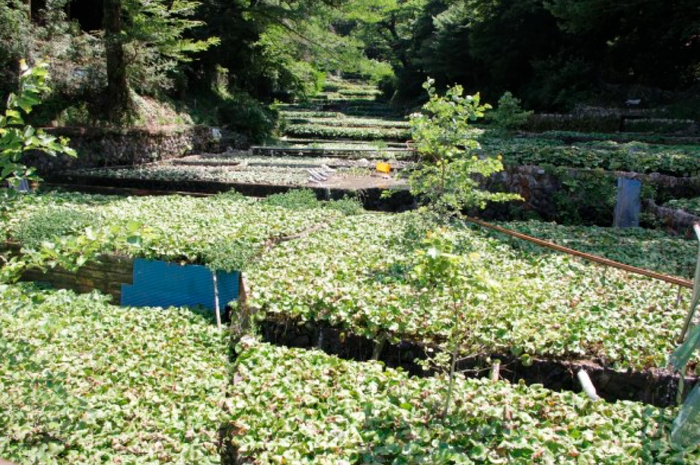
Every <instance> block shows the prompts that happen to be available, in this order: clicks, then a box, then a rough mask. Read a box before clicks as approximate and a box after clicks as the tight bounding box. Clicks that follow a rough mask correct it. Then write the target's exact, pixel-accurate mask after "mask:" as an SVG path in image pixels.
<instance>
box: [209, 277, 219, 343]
mask: <svg viewBox="0 0 700 465" xmlns="http://www.w3.org/2000/svg"><path fill="white" fill-rule="evenodd" d="M211 276H212V280H213V281H214V311H215V312H216V326H217V328H219V329H221V308H220V307H219V283H218V282H217V279H216V271H212V272H211Z"/></svg>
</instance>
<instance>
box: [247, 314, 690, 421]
mask: <svg viewBox="0 0 700 465" xmlns="http://www.w3.org/2000/svg"><path fill="white" fill-rule="evenodd" d="M260 330H261V335H262V338H263V341H264V342H268V343H272V344H278V345H284V346H288V347H298V348H305V349H319V350H323V351H324V352H326V353H328V354H332V355H337V356H339V357H341V358H344V359H349V360H356V361H367V360H370V359H372V356H373V354H374V353H375V342H374V341H372V340H370V339H367V338H365V337H360V336H355V335H352V334H350V333H349V332H348V331H347V330H343V329H340V328H335V327H331V326H329V325H328V324H326V323H324V322H306V323H301V322H298V321H293V320H288V319H283V318H274V317H268V318H266V319H265V320H263V321H262V322H261V323H260ZM490 357H491V358H492V359H499V360H501V372H500V373H501V378H502V379H505V380H508V381H510V382H511V383H517V382H518V381H519V380H521V379H522V380H524V381H525V382H526V383H528V384H534V383H539V384H542V385H544V386H545V387H546V388H548V389H552V390H554V391H564V390H567V391H576V392H580V391H581V386H580V384H579V382H578V378H577V376H576V373H577V372H578V370H579V369H581V368H583V369H585V370H586V372H587V373H588V374H589V376H590V377H591V380H592V381H593V384H594V385H595V387H596V390H597V392H598V395H599V396H601V397H602V398H604V399H606V400H608V401H617V400H632V401H639V402H644V403H648V404H652V405H656V406H659V407H667V406H671V405H675V396H676V391H677V385H678V377H677V376H676V375H673V374H671V373H669V372H666V371H663V370H654V371H652V370H649V371H645V372H618V371H614V370H612V369H609V368H604V367H602V366H600V365H598V364H597V363H595V362H594V361H569V360H546V359H533V361H532V365H529V366H525V365H523V363H522V362H521V361H520V360H519V359H518V358H517V357H514V356H513V355H510V354H490ZM416 359H425V346H423V345H421V344H418V343H414V342H410V341H402V342H399V343H397V344H389V343H387V344H386V345H384V347H383V349H382V350H381V352H380V356H379V358H378V360H380V361H382V362H384V363H386V365H387V366H389V367H392V368H397V367H401V368H402V369H404V370H405V371H407V372H408V373H410V374H412V375H415V376H429V375H431V374H433V373H431V372H426V371H425V370H423V368H421V367H420V366H419V365H418V364H417V363H416V362H415V360H416ZM459 370H469V371H467V372H466V375H467V376H473V377H483V376H487V375H488V372H489V370H490V366H488V365H486V364H485V360H483V359H471V360H467V361H464V362H462V363H461V364H460V366H459ZM697 382H698V379H697V378H694V377H687V378H686V383H687V384H689V385H690V386H692V385H694V384H696V383H697ZM689 391H690V387H688V388H687V389H686V390H685V392H686V394H687V393H688V392H689Z"/></svg>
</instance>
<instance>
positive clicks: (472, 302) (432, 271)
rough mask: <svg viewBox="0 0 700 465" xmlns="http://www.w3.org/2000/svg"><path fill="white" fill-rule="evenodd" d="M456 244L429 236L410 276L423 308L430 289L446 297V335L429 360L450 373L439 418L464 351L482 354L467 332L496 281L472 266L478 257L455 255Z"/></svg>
mask: <svg viewBox="0 0 700 465" xmlns="http://www.w3.org/2000/svg"><path fill="white" fill-rule="evenodd" d="M458 240H459V238H458V237H457V236H456V235H455V234H454V233H453V232H451V231H449V230H448V229H438V230H436V231H431V232H428V234H427V236H426V238H425V239H424V240H423V244H422V245H423V247H422V248H420V249H418V250H417V251H416V264H415V265H414V267H413V271H412V273H411V278H412V279H414V280H416V284H417V287H418V288H419V289H421V296H420V299H421V300H424V301H425V303H424V305H430V302H431V301H432V300H433V299H434V297H435V293H434V292H433V289H443V290H444V291H445V292H446V293H447V295H448V296H449V298H448V302H447V308H448V312H449V320H448V322H447V326H448V327H449V331H448V335H447V337H446V339H445V340H444V341H442V342H441V343H440V344H439V347H440V349H441V351H440V352H438V354H437V355H436V356H435V357H433V358H432V360H430V361H431V362H433V364H435V365H436V366H438V367H440V368H442V369H443V370H445V371H448V372H449V388H448V390H447V394H446V397H445V401H444V403H443V405H442V412H441V414H440V415H441V417H443V418H445V417H446V416H447V414H448V413H449V410H450V402H451V400H452V395H453V390H454V383H455V377H456V375H457V373H456V371H455V368H456V364H457V361H458V359H459V358H462V357H463V356H464V354H463V347H465V346H467V347H470V350H471V351H472V353H471V354H469V356H470V357H474V356H475V355H477V354H479V353H482V352H483V351H484V350H485V348H480V347H478V342H476V341H474V340H473V337H472V336H473V333H472V332H471V331H470V328H471V326H472V325H474V324H476V322H477V321H478V319H479V318H480V317H481V312H482V310H483V308H482V306H481V303H482V301H484V300H486V299H487V295H488V292H489V291H491V292H492V291H493V290H494V288H495V287H496V286H495V281H493V280H492V279H489V277H488V276H487V275H485V274H483V273H481V271H482V270H483V268H481V267H479V266H475V262H476V261H478V260H479V254H478V253H469V254H467V253H464V252H463V251H462V253H455V252H458ZM446 355H448V356H449V359H447V358H446V357H445V356H446ZM426 368H428V367H427V366H426Z"/></svg>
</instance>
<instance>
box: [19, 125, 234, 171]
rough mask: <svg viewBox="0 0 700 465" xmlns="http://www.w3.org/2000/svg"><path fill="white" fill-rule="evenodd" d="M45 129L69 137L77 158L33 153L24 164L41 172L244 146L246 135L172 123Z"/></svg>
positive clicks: (144, 160) (146, 161) (147, 160)
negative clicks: (143, 125)
mask: <svg viewBox="0 0 700 465" xmlns="http://www.w3.org/2000/svg"><path fill="white" fill-rule="evenodd" d="M46 132H48V133H50V134H53V135H55V136H60V137H68V138H69V139H70V146H71V147H73V148H74V149H75V150H76V151H77V152H78V157H77V158H71V157H67V156H64V155H60V156H57V157H51V156H48V155H45V154H39V153H32V154H28V155H26V156H25V163H26V164H27V165H28V166H34V167H36V168H37V169H38V171H39V173H40V174H47V173H55V172H56V171H60V170H65V169H76V168H97V167H105V166H121V165H135V164H142V163H148V162H153V161H159V160H169V159H172V158H180V157H183V156H185V155H190V154H193V153H205V152H223V151H225V150H227V148H228V147H231V148H234V149H235V148H243V147H245V145H246V141H245V138H244V137H242V136H240V135H237V134H234V133H230V132H227V131H221V130H218V129H216V128H210V127H207V126H171V127H160V128H157V129H147V128H135V129H113V128H49V129H47V130H46Z"/></svg>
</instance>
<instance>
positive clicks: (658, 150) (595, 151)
mask: <svg viewBox="0 0 700 465" xmlns="http://www.w3.org/2000/svg"><path fill="white" fill-rule="evenodd" d="M557 135H561V136H562V137H563V136H565V134H557ZM603 139H604V138H603ZM479 143H480V144H481V149H480V150H479V151H478V152H477V153H479V154H484V155H489V154H494V153H498V154H502V155H503V163H504V164H505V165H507V166H519V165H538V166H549V165H552V166H557V167H572V168H590V169H602V170H606V171H634V172H637V173H645V174H648V173H654V172H656V173H661V174H667V175H670V176H678V177H685V176H697V175H699V174H700V165H699V164H698V159H699V158H700V147H697V146H692V145H658V144H652V143H643V142H636V141H631V142H625V143H619V142H615V141H610V140H608V141H606V140H594V141H591V142H576V143H573V144H566V143H564V142H562V141H561V140H558V139H545V138H531V137H527V138H517V137H500V136H498V137H493V136H492V135H491V134H488V133H486V134H484V135H483V136H482V137H480V138H479Z"/></svg>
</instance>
